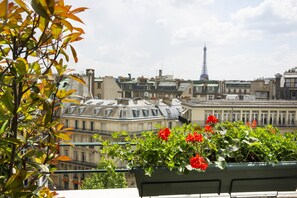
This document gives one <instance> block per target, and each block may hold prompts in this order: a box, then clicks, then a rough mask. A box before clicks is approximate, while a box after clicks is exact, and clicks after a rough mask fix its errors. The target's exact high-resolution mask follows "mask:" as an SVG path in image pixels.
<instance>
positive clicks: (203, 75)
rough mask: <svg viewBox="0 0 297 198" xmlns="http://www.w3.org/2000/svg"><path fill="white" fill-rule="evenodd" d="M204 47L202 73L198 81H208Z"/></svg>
mask: <svg viewBox="0 0 297 198" xmlns="http://www.w3.org/2000/svg"><path fill="white" fill-rule="evenodd" d="M206 50H207V48H206V46H204V48H203V67H202V73H201V75H200V80H209V78H208V74H207V67H206Z"/></svg>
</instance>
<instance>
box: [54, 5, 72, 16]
mask: <svg viewBox="0 0 297 198" xmlns="http://www.w3.org/2000/svg"><path fill="white" fill-rule="evenodd" d="M68 11H69V10H68V9H67V8H66V7H65V6H60V5H57V6H56V7H55V14H56V15H59V14H61V13H63V12H65V13H67V12H68Z"/></svg>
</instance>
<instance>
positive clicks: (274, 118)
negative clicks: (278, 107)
mask: <svg viewBox="0 0 297 198" xmlns="http://www.w3.org/2000/svg"><path fill="white" fill-rule="evenodd" d="M269 124H272V125H276V124H277V111H270V119H269Z"/></svg>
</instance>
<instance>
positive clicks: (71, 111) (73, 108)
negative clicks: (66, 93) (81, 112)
mask: <svg viewBox="0 0 297 198" xmlns="http://www.w3.org/2000/svg"><path fill="white" fill-rule="evenodd" d="M75 109H76V107H75V106H70V107H69V108H68V109H67V113H69V114H71V113H73V112H74V110H75Z"/></svg>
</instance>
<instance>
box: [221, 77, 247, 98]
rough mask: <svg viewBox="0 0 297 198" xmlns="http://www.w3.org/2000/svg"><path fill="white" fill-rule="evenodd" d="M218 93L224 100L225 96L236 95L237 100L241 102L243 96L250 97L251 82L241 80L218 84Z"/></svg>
mask: <svg viewBox="0 0 297 198" xmlns="http://www.w3.org/2000/svg"><path fill="white" fill-rule="evenodd" d="M220 88H221V89H220V91H221V93H222V94H223V95H225V97H224V98H226V95H229V96H230V95H236V96H238V98H239V100H242V99H243V97H244V95H250V93H251V81H243V80H229V81H221V82H220Z"/></svg>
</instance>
